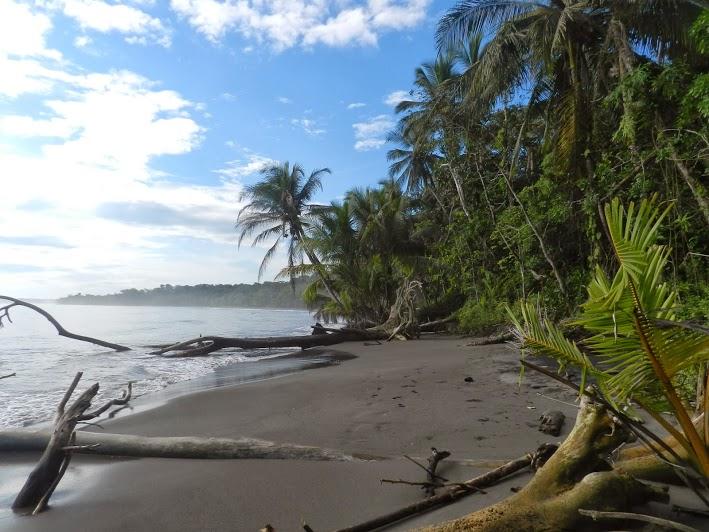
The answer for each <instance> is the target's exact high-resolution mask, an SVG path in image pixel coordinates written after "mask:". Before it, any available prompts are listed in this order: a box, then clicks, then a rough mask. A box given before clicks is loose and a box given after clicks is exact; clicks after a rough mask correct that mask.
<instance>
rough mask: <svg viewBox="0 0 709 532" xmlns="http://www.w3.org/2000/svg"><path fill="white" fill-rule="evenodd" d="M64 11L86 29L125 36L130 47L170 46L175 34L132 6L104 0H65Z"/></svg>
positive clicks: (156, 19)
mask: <svg viewBox="0 0 709 532" xmlns="http://www.w3.org/2000/svg"><path fill="white" fill-rule="evenodd" d="M62 11H63V13H64V15H66V16H67V17H70V18H73V19H74V20H76V21H77V22H78V23H79V26H81V28H82V29H84V30H86V29H90V30H94V31H98V32H100V33H110V32H117V33H121V34H124V35H126V42H128V43H130V44H144V45H145V44H149V43H157V44H159V45H161V46H164V47H169V46H170V43H171V35H170V33H171V32H170V30H169V29H168V28H166V27H165V26H164V25H163V23H162V21H161V20H160V19H159V18H156V17H152V16H150V15H149V14H147V13H146V12H144V11H141V10H140V9H138V8H135V7H132V6H129V5H125V4H110V3H107V2H104V1H103V0H63V6H62Z"/></svg>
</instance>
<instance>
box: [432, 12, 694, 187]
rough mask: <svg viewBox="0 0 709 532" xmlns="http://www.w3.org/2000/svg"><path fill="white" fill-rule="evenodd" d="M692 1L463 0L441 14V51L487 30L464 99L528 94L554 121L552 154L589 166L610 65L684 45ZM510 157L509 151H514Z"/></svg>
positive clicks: (493, 100)
mask: <svg viewBox="0 0 709 532" xmlns="http://www.w3.org/2000/svg"><path fill="white" fill-rule="evenodd" d="M699 12H700V8H699V7H698V6H697V5H696V2H689V1H681V0H677V1H674V0H673V1H661V2H630V1H617V0H595V1H591V2H589V1H587V0H547V1H539V0H465V1H462V2H460V3H459V4H458V5H457V6H455V7H453V8H452V9H451V10H449V12H448V13H447V14H446V15H445V16H444V17H443V18H442V19H441V22H440V23H439V26H438V31H437V38H438V43H439V47H440V48H441V49H442V50H447V49H449V48H450V47H451V46H454V45H456V44H457V43H459V42H461V41H463V40H465V39H466V38H467V37H468V36H469V35H470V34H471V33H477V32H483V33H485V34H487V35H490V36H491V39H490V41H489V43H488V44H487V45H486V49H485V53H484V54H483V55H482V57H481V59H480V61H479V62H478V66H477V68H476V72H475V75H474V76H473V79H472V81H471V83H470V84H469V86H468V95H469V97H470V98H469V103H470V104H471V105H473V106H475V107H477V108H479V109H480V110H490V109H492V108H493V107H494V106H495V105H496V104H497V103H498V101H499V100H500V98H502V97H509V96H511V95H514V94H515V93H517V92H518V91H521V90H527V91H529V93H530V94H531V97H530V108H534V107H537V108H541V109H544V110H545V111H544V112H545V114H546V118H547V120H549V121H550V122H551V123H552V124H553V125H554V126H555V127H554V130H555V136H556V138H555V139H554V142H553V145H554V146H555V152H556V155H557V160H558V161H559V162H562V163H563V166H566V167H567V168H572V167H574V166H575V165H578V164H579V163H582V162H584V163H585V166H586V171H587V172H588V173H589V177H590V175H591V174H592V171H593V168H592V164H591V161H590V158H589V155H591V154H589V152H588V150H589V149H590V148H591V146H590V141H591V138H592V134H593V126H594V120H593V118H594V116H593V111H594V105H593V103H594V102H595V101H598V99H599V97H601V96H603V95H604V94H607V91H608V90H610V86H609V85H608V79H609V78H611V77H612V71H613V70H617V71H619V72H620V76H621V77H623V75H624V74H625V73H627V72H628V70H629V69H630V68H632V61H633V58H634V57H635V56H636V55H637V54H636V53H635V52H634V51H633V48H636V49H642V50H643V51H644V52H649V53H650V54H654V55H656V56H657V57H663V56H664V57H672V56H673V55H675V54H677V53H679V52H681V51H682V50H686V49H687V47H688V43H689V37H688V31H687V29H688V27H689V24H688V21H691V20H694V18H696V16H697V15H698V14H699ZM513 159H514V157H513Z"/></svg>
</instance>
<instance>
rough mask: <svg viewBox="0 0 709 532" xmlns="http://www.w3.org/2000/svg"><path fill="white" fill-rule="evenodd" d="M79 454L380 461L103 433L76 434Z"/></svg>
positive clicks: (223, 441) (37, 445) (32, 440)
mask: <svg viewBox="0 0 709 532" xmlns="http://www.w3.org/2000/svg"><path fill="white" fill-rule="evenodd" d="M50 439H51V434H50V432H49V431H46V430H38V431H30V430H9V431H2V432H0V452H12V451H41V450H42V449H44V448H45V447H46V446H47V442H49V441H50ZM75 445H76V447H77V449H76V450H75V451H74V452H76V453H79V454H93V455H107V456H125V457H136V458H199V459H217V460H221V459H269V460H319V461H357V460H378V459H381V457H377V456H370V455H362V454H360V455H356V454H355V455H350V454H346V453H342V452H339V451H335V450H331V449H323V448H320V447H309V446H305V445H292V444H288V443H282V444H278V443H273V442H269V441H265V440H257V439H252V438H238V439H230V438H200V437H195V436H165V437H158V436H133V435H127V434H108V433H103V432H87V431H78V432H76V444H75Z"/></svg>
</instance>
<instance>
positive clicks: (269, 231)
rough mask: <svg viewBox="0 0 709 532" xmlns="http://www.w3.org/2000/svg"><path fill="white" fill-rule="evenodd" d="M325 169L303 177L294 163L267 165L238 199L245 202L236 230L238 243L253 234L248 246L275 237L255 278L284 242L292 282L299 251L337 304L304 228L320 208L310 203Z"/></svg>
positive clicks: (325, 172) (318, 187)
mask: <svg viewBox="0 0 709 532" xmlns="http://www.w3.org/2000/svg"><path fill="white" fill-rule="evenodd" d="M329 173H330V170H329V169H328V168H321V169H318V170H314V171H313V172H312V173H311V174H310V176H308V178H307V179H306V177H305V171H304V170H303V167H302V166H300V165H299V164H297V163H295V164H293V165H292V166H291V165H290V163H288V162H287V161H286V162H284V163H278V164H273V165H270V166H267V167H266V168H264V169H263V170H262V171H261V175H262V176H263V179H262V180H260V181H258V182H256V183H254V184H253V185H249V186H247V187H246V189H245V190H244V192H243V194H242V199H244V198H246V199H248V201H249V202H248V203H247V204H246V205H245V206H244V207H242V209H241V210H240V211H239V216H238V218H237V221H236V229H237V231H240V235H239V246H241V243H242V242H243V240H244V239H245V238H250V237H251V236H253V235H254V233H257V234H256V235H255V236H254V237H253V241H252V245H256V244H259V243H261V242H265V241H267V240H269V239H271V238H274V237H275V239H276V240H275V242H274V243H273V245H272V246H271V247H270V248H269V249H268V251H267V252H266V255H264V257H263V260H262V261H261V266H260V267H259V273H258V277H259V280H260V279H261V277H262V276H263V272H264V270H265V268H266V266H267V265H268V263H269V262H270V261H271V259H272V258H273V255H274V254H275V253H276V251H277V250H278V248H279V247H280V245H281V244H282V243H283V242H284V241H285V243H286V246H287V253H288V268H287V270H288V272H289V275H290V278H291V282H294V281H295V272H296V268H295V266H296V264H299V263H302V262H303V254H305V255H306V256H307V257H308V260H309V261H310V263H311V264H312V265H313V267H314V268H315V271H316V272H317V274H318V276H320V278H321V281H322V284H323V286H324V287H325V290H327V292H328V294H329V295H330V297H332V299H333V300H335V302H336V303H338V304H340V303H341V302H340V298H339V297H338V294H337V292H336V290H335V289H334V288H333V286H332V283H331V282H330V280H329V279H328V277H327V273H326V271H325V268H324V267H323V265H322V263H321V262H320V259H318V256H317V255H316V254H315V251H314V249H313V246H312V245H311V243H310V240H309V236H308V229H309V228H310V226H311V224H312V221H313V219H314V216H315V215H316V214H317V212H318V211H319V210H322V209H323V207H322V206H319V205H314V204H312V203H310V201H311V200H312V198H313V195H314V194H315V192H316V191H317V190H322V176H323V175H325V174H329Z"/></svg>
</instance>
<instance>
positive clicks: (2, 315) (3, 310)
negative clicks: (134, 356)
mask: <svg viewBox="0 0 709 532" xmlns="http://www.w3.org/2000/svg"><path fill="white" fill-rule="evenodd" d="M0 299H4V300H5V301H10V304H9V305H5V306H4V307H0V327H2V325H3V323H2V320H3V319H7V321H9V322H10V323H12V319H11V318H10V309H11V308H13V307H26V308H28V309H30V310H34V311H35V312H37V313H39V314H40V315H42V316H44V317H45V318H46V319H47V321H49V323H51V324H52V325H54V328H55V329H56V330H57V333H58V334H59V336H64V337H65V338H71V339H72V340H79V341H80V342H88V343H91V344H94V345H100V346H101V347H107V348H109V349H113V350H115V351H130V347H126V346H125V345H119V344H114V343H111V342H106V341H104V340H99V339H98V338H92V337H91V336H84V335H81V334H74V333H73V332H69V331H67V330H66V329H65V328H64V327H63V326H62V324H61V323H59V322H58V321H57V320H56V319H54V316H52V315H51V314H50V313H49V312H47V311H46V310H44V309H42V308H40V307H38V306H37V305H33V304H32V303H28V302H27V301H22V300H21V299H16V298H14V297H10V296H2V295H0Z"/></svg>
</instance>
